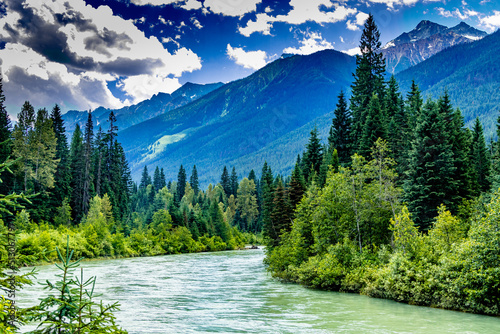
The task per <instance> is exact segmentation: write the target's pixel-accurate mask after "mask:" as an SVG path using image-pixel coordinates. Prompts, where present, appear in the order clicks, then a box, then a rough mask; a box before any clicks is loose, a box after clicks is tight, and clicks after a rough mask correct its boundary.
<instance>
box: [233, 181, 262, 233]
mask: <svg viewBox="0 0 500 334" xmlns="http://www.w3.org/2000/svg"><path fill="white" fill-rule="evenodd" d="M255 190H256V189H255V183H254V181H253V180H249V179H247V178H244V179H243V180H241V183H240V186H239V187H238V196H237V199H236V207H237V212H238V214H239V215H240V217H241V220H243V221H244V224H245V226H244V227H245V229H244V230H247V231H251V227H252V226H253V223H254V221H255V219H256V218H257V216H258V215H259V209H258V206H257V196H256V193H255Z"/></svg>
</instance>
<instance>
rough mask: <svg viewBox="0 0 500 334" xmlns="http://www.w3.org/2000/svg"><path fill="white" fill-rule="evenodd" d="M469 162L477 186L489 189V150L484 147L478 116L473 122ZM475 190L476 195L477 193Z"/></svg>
mask: <svg viewBox="0 0 500 334" xmlns="http://www.w3.org/2000/svg"><path fill="white" fill-rule="evenodd" d="M471 153H472V154H471V156H472V160H471V164H472V166H473V175H474V177H475V180H474V181H475V183H476V184H477V185H478V187H479V189H478V190H479V191H480V192H487V191H489V190H490V187H491V182H490V168H491V161H490V156H489V152H488V150H487V149H486V143H485V141H484V134H483V127H482V125H481V122H480V121H479V118H476V122H475V123H474V129H473V132H472V145H471ZM480 192H477V193H476V195H479V194H480Z"/></svg>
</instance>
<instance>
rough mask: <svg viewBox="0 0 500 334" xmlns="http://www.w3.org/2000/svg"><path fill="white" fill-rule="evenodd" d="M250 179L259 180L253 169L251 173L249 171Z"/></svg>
mask: <svg viewBox="0 0 500 334" xmlns="http://www.w3.org/2000/svg"><path fill="white" fill-rule="evenodd" d="M248 179H249V180H253V181H254V182H255V180H257V177H256V176H255V171H254V170H253V169H252V170H251V171H250V173H248Z"/></svg>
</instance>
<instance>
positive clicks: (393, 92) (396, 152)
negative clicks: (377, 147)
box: [384, 75, 409, 165]
mask: <svg viewBox="0 0 500 334" xmlns="http://www.w3.org/2000/svg"><path fill="white" fill-rule="evenodd" d="M384 110H385V118H386V119H387V120H388V128H387V134H388V138H387V139H388V143H389V148H390V150H391V152H392V156H393V157H395V158H396V162H397V164H398V165H401V164H405V161H406V157H405V153H406V152H405V151H406V149H407V144H406V141H407V136H408V132H409V128H408V117H407V115H406V111H405V107H404V101H403V97H402V96H401V93H400V92H399V86H398V83H397V82H396V78H395V77H394V75H392V76H391V78H390V79H389V82H388V83H387V89H386V93H385V99H384Z"/></svg>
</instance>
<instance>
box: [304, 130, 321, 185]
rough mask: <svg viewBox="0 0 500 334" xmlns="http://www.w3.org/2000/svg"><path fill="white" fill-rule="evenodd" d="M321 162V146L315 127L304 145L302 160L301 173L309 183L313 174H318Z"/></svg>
mask: <svg viewBox="0 0 500 334" xmlns="http://www.w3.org/2000/svg"><path fill="white" fill-rule="evenodd" d="M322 162H323V146H322V145H321V142H320V139H319V135H318V129H317V128H316V126H315V127H314V129H312V131H311V137H309V142H308V143H307V145H306V151H305V153H304V158H303V159H302V173H303V175H304V179H305V180H306V181H307V182H308V183H310V182H311V178H312V176H313V175H314V174H316V175H318V174H319V169H320V167H321V163H322Z"/></svg>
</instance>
